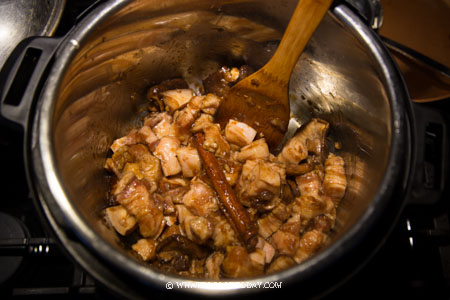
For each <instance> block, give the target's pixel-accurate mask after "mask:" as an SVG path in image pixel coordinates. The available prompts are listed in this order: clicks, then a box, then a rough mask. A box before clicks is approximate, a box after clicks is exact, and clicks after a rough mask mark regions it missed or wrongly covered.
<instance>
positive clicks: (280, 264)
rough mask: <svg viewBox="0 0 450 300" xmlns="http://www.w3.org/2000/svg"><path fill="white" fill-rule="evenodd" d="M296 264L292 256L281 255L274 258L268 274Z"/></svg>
mask: <svg viewBox="0 0 450 300" xmlns="http://www.w3.org/2000/svg"><path fill="white" fill-rule="evenodd" d="M293 265H295V261H294V259H293V258H292V257H291V256H288V255H281V256H278V257H277V258H275V259H274V261H273V262H272V263H271V264H270V265H269V268H268V269H267V271H266V273H267V274H272V273H276V272H278V271H281V270H286V269H287V268H289V267H291V266H293Z"/></svg>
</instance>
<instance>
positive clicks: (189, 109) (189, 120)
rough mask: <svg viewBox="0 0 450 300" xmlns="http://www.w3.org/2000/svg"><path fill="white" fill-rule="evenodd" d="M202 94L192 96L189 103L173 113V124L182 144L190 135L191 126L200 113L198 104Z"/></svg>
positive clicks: (200, 101)
mask: <svg viewBox="0 0 450 300" xmlns="http://www.w3.org/2000/svg"><path fill="white" fill-rule="evenodd" d="M203 98H204V96H194V97H193V98H192V99H191V100H190V101H189V103H188V104H187V105H186V107H185V108H183V109H182V110H180V111H177V112H175V114H174V119H175V121H174V126H175V129H176V131H177V136H178V138H179V139H180V141H181V142H182V143H183V144H186V143H187V141H188V139H189V137H190V136H191V131H190V129H191V127H192V124H194V122H195V120H196V119H197V118H198V116H199V115H200V106H201V103H202V101H203Z"/></svg>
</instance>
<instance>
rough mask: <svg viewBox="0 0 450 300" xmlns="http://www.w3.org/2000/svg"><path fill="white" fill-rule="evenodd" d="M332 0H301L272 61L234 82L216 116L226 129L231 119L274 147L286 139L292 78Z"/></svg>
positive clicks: (271, 147)
mask: <svg viewBox="0 0 450 300" xmlns="http://www.w3.org/2000/svg"><path fill="white" fill-rule="evenodd" d="M332 2H333V1H332V0H301V1H300V2H299V3H298V4H297V7H296V8H295V11H294V14H293V15H292V18H291V20H290V21H289V24H288V26H287V28H286V31H285V32H284V35H283V38H282V39H281V42H280V45H279V46H278V49H277V51H276V52H275V54H274V55H273V57H272V58H271V59H270V61H269V62H268V63H267V64H266V65H265V66H263V67H262V68H261V69H259V70H258V71H257V72H255V73H253V74H252V75H250V76H249V77H247V78H245V79H243V80H241V81H240V82H238V83H237V84H236V85H234V86H233V87H232V88H231V89H230V90H229V91H228V93H227V95H226V96H225V100H224V101H223V103H222V104H221V106H220V108H219V111H218V113H217V116H216V121H217V122H219V123H220V125H221V126H222V128H223V127H224V126H225V125H226V124H227V123H228V121H229V120H230V119H235V120H238V121H241V122H244V123H247V124H248V125H250V126H252V127H253V128H254V129H255V130H256V131H257V132H258V133H259V134H260V135H261V136H262V137H264V138H265V139H266V142H267V144H268V145H269V147H270V149H271V150H273V149H275V148H276V147H277V146H278V145H279V144H280V143H281V141H282V140H283V137H284V134H285V132H286V130H287V128H288V123H289V115H290V108H289V94H288V90H289V79H290V76H291V72H292V69H293V68H294V66H295V64H296V63H297V60H298V58H299V56H300V54H301V53H302V52H303V49H305V46H306V44H307V43H308V41H309V39H310V38H311V36H312V34H313V33H314V31H315V29H316V28H317V26H318V25H319V24H320V21H321V20H322V18H323V17H324V15H325V13H326V12H327V11H328V8H329V7H330V5H331V3H332Z"/></svg>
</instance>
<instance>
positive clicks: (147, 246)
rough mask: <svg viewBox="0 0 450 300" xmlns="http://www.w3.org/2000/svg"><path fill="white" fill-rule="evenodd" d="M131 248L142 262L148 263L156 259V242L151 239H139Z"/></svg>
mask: <svg viewBox="0 0 450 300" xmlns="http://www.w3.org/2000/svg"><path fill="white" fill-rule="evenodd" d="M131 248H132V249H133V250H134V251H136V253H137V254H139V256H140V257H141V259H142V260H143V261H150V260H153V259H154V258H155V257H156V241H154V240H152V239H140V240H138V241H137V242H136V243H135V244H133V245H132V246H131Z"/></svg>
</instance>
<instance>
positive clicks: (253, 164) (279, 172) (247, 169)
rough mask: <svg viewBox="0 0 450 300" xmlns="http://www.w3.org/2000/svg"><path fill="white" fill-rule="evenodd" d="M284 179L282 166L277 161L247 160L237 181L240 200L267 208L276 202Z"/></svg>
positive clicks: (262, 208)
mask: <svg viewBox="0 0 450 300" xmlns="http://www.w3.org/2000/svg"><path fill="white" fill-rule="evenodd" d="M285 180H286V174H285V171H284V168H283V167H282V166H281V165H280V164H278V163H272V162H269V161H263V160H247V161H246V162H245V164H244V166H243V167H242V174H241V176H240V178H239V182H238V191H239V196H240V199H241V202H242V203H243V204H244V205H246V206H251V207H255V208H257V209H258V210H269V209H272V208H273V207H274V205H275V204H277V201H276V199H277V198H278V200H280V199H279V196H280V188H281V184H283V183H284V182H285Z"/></svg>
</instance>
